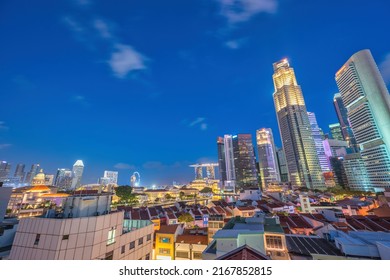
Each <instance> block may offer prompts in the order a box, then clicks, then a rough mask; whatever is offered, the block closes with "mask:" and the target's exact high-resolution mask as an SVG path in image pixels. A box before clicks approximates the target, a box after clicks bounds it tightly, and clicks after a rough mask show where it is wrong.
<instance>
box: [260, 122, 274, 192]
mask: <svg viewBox="0 0 390 280" xmlns="http://www.w3.org/2000/svg"><path fill="white" fill-rule="evenodd" d="M256 144H257V155H258V159H259V172H260V181H261V186H262V187H263V189H265V188H267V186H268V183H270V182H280V175H279V167H278V160H277V157H276V150H275V143H274V136H273V134H272V129H271V128H261V129H258V130H257V131H256Z"/></svg>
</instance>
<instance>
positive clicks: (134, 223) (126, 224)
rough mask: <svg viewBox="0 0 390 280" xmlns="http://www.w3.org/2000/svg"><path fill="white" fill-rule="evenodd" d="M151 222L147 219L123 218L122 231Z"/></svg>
mask: <svg viewBox="0 0 390 280" xmlns="http://www.w3.org/2000/svg"><path fill="white" fill-rule="evenodd" d="M149 225H153V223H152V222H151V221H149V220H123V230H122V231H123V233H127V232H131V231H134V230H136V229H140V228H144V227H147V226H149Z"/></svg>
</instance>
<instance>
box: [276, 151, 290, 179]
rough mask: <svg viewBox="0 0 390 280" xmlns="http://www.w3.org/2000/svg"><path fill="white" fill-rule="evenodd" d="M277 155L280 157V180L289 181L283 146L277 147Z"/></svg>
mask: <svg viewBox="0 0 390 280" xmlns="http://www.w3.org/2000/svg"><path fill="white" fill-rule="evenodd" d="M276 157H277V158H278V167H279V175H280V181H282V182H288V181H289V179H288V169H287V162H286V155H285V154H284V151H283V148H277V149H276Z"/></svg>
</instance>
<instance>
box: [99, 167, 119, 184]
mask: <svg viewBox="0 0 390 280" xmlns="http://www.w3.org/2000/svg"><path fill="white" fill-rule="evenodd" d="M103 177H105V178H108V179H109V180H110V184H115V185H117V184H118V172H117V171H107V170H105V171H104V176H103Z"/></svg>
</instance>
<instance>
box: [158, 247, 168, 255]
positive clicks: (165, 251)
mask: <svg viewBox="0 0 390 280" xmlns="http://www.w3.org/2000/svg"><path fill="white" fill-rule="evenodd" d="M158 253H159V254H160V255H169V254H170V253H171V250H170V249H165V248H160V249H159V250H158Z"/></svg>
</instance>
